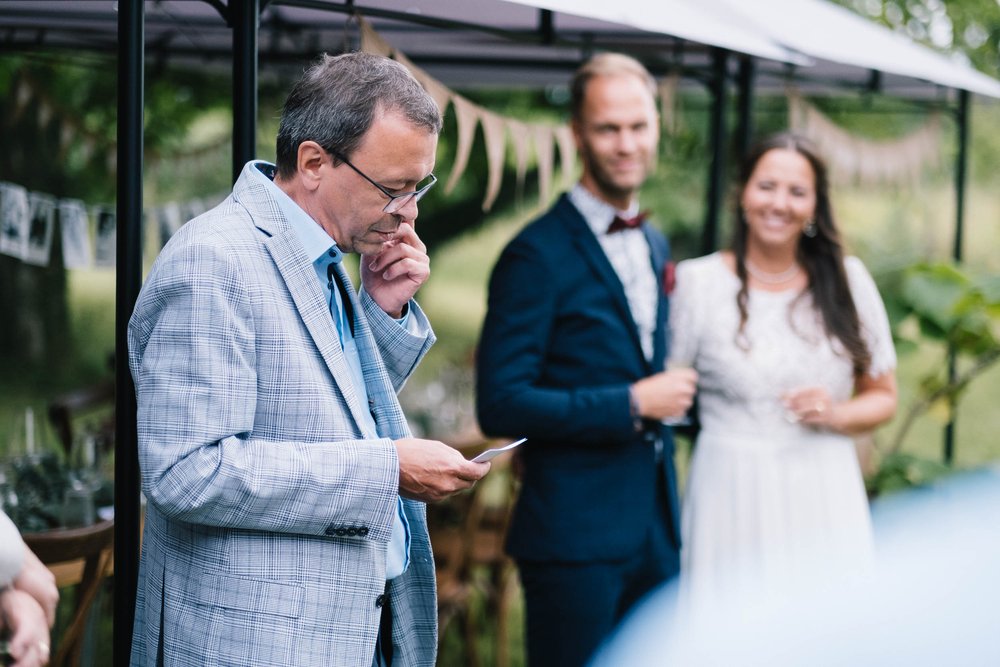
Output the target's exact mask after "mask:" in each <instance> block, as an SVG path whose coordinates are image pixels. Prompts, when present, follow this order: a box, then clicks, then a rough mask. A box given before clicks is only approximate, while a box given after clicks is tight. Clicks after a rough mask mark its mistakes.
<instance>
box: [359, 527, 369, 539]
mask: <svg viewBox="0 0 1000 667" xmlns="http://www.w3.org/2000/svg"><path fill="white" fill-rule="evenodd" d="M367 534H368V526H361V527H360V528H358V535H360V536H361V537H364V536H365V535H367Z"/></svg>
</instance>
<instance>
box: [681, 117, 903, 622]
mask: <svg viewBox="0 0 1000 667" xmlns="http://www.w3.org/2000/svg"><path fill="white" fill-rule="evenodd" d="M741 184H742V189H741V191H740V196H739V211H738V216H737V217H738V220H737V222H736V225H737V229H736V233H735V236H734V242H733V248H732V250H728V251H722V252H717V253H714V254H712V255H708V256H706V257H701V258H698V259H693V260H689V261H685V262H681V263H680V264H679V265H678V267H677V289H676V291H675V293H674V295H673V298H672V301H671V315H670V321H671V328H672V330H673V342H672V348H671V359H672V360H673V361H674V362H675V363H676V362H680V363H681V364H690V365H691V366H692V367H693V368H694V369H695V370H696V371H697V372H698V376H699V381H698V407H699V417H700V422H701V427H702V428H701V431H700V433H699V435H698V438H697V441H696V444H695V448H694V455H693V459H692V462H691V468H690V472H689V476H688V482H687V488H686V494H685V503H684V509H683V518H682V554H681V591H682V595H683V596H684V598H685V599H687V600H688V601H689V602H698V601H699V600H700V601H710V600H718V599H719V596H720V595H723V594H727V593H728V592H730V590H731V587H732V586H733V585H734V584H749V585H752V587H753V589H754V590H757V591H768V590H771V589H775V590H777V589H779V588H780V587H782V586H788V585H789V583H790V582H792V581H794V580H795V579H794V578H795V577H796V576H797V575H798V574H803V575H807V574H809V573H815V571H816V568H817V567H820V566H822V567H823V568H825V569H824V571H828V572H829V574H830V575H831V576H839V575H841V574H844V573H849V572H857V571H858V570H864V569H865V568H866V567H867V565H868V564H869V563H870V559H871V556H872V528H871V519H870V515H869V509H868V503H867V498H866V495H865V489H864V484H863V480H862V475H861V471H860V467H859V464H858V461H857V457H856V454H855V448H854V444H853V440H852V435H856V434H860V433H864V432H868V431H870V430H872V429H873V428H875V427H876V426H878V425H879V424H882V423H883V422H885V421H887V420H888V419H890V418H891V417H892V415H893V414H894V412H895V409H896V380H895V372H894V371H895V365H896V358H895V353H894V351H893V347H892V338H891V335H890V332H889V324H888V321H887V318H886V314H885V308H884V306H883V304H882V301H881V298H880V297H879V294H878V291H877V290H876V287H875V284H874V282H873V281H872V278H871V276H870V275H869V273H868V272H867V270H866V269H865V267H864V266H863V265H862V263H861V261H860V260H858V259H857V258H855V257H844V255H843V251H842V248H841V242H840V235H839V233H838V231H837V228H836V226H835V224H834V219H833V214H832V211H831V206H830V200H829V193H828V186H827V179H826V170H825V167H824V165H823V163H822V162H821V161H820V160H819V158H818V157H817V155H816V153H815V152H814V149H813V148H812V147H811V145H810V144H809V143H807V142H806V141H805V140H803V139H801V138H799V137H796V136H794V135H789V134H783V135H778V136H775V137H772V138H770V139H769V140H766V141H765V142H763V143H762V144H760V145H759V146H757V147H756V148H755V149H754V150H753V151H751V153H750V155H749V156H748V159H747V162H746V165H745V167H744V170H743V174H742V181H741ZM820 564H822V565H820Z"/></svg>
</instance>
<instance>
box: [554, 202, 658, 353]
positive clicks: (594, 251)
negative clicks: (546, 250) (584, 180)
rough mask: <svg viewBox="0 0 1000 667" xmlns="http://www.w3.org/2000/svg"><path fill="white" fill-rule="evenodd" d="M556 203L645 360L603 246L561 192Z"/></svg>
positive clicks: (570, 235) (620, 287)
mask: <svg viewBox="0 0 1000 667" xmlns="http://www.w3.org/2000/svg"><path fill="white" fill-rule="evenodd" d="M559 204H560V206H559V214H560V217H561V219H562V220H563V221H564V223H565V224H566V226H567V228H568V229H567V232H568V236H569V238H571V239H573V242H574V244H575V245H576V247H577V248H578V249H579V251H580V254H581V255H582V256H583V258H584V260H585V261H586V262H587V263H588V264H589V265H590V267H591V268H592V269H593V270H594V273H596V274H597V277H598V279H599V280H600V281H601V283H603V284H604V286H605V287H606V288H607V289H608V291H609V292H611V296H612V299H611V300H612V302H613V303H614V305H615V309H616V310H617V311H618V314H619V315H621V317H622V319H624V320H625V321H626V322H627V323H628V324H629V326H628V327H626V328H627V329H628V331H629V337H630V338H631V339H632V343H633V344H634V345H635V349H636V350H637V351H638V353H639V356H640V357H641V358H642V359H643V360H644V361H645V359H646V355H645V354H643V352H642V342H641V341H640V340H639V327H637V326H636V324H635V320H633V319H632V311H631V310H630V309H629V307H628V298H627V297H626V296H625V288H624V287H623V286H622V281H621V279H620V278H619V277H618V274H617V273H615V269H614V267H613V266H611V261H610V260H609V259H608V256H607V255H606V254H605V252H604V248H602V247H601V244H600V242H599V241H598V240H597V237H596V236H594V233H593V231H592V230H591V229H590V227H589V226H588V225H587V221H586V220H584V219H583V216H582V215H580V212H579V211H577V210H576V207H575V206H573V204H572V203H570V201H569V199H568V198H566V196H565V195H563V199H562V200H561V201H560V202H559Z"/></svg>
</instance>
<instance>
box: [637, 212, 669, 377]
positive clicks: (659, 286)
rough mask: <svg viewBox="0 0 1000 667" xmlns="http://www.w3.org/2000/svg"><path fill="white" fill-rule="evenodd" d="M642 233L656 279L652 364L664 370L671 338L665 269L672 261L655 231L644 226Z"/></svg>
mask: <svg viewBox="0 0 1000 667" xmlns="http://www.w3.org/2000/svg"><path fill="white" fill-rule="evenodd" d="M642 231H643V233H644V234H645V235H646V243H647V245H649V259H650V261H651V262H652V264H653V275H654V276H655V277H656V297H657V301H656V303H657V306H656V332H655V334H654V335H653V359H652V362H651V363H652V365H653V367H654V368H662V367H663V363H664V361H665V360H666V355H667V349H668V343H667V339H668V338H669V336H670V331H669V329H667V318H668V317H669V316H670V301H669V300H668V299H667V296H666V294H667V292H666V289H667V288H666V285H664V284H663V281H664V273H663V267H664V266H665V265H666V263H667V261H668V260H669V259H670V258H669V248H668V247H667V246H665V245H663V242H662V240H661V239H657V238H655V237H654V236H653V231H652V229H650V227H649V225H644V226H643V228H642ZM658 241H659V242H658ZM661 332H662V335H661Z"/></svg>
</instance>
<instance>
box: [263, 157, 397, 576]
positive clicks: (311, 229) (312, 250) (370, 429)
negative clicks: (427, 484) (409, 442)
mask: <svg viewBox="0 0 1000 667" xmlns="http://www.w3.org/2000/svg"><path fill="white" fill-rule="evenodd" d="M254 167H256V169H255V171H254V175H255V176H259V177H260V180H261V181H262V182H264V183H265V184H266V187H267V188H268V189H269V190H270V192H271V194H272V196H273V197H274V200H275V202H276V203H277V204H278V207H279V208H280V209H281V212H282V213H283V214H284V216H285V219H286V220H287V221H288V224H289V225H290V226H291V228H292V229H293V230H294V231H295V235H296V236H297V237H298V239H299V241H300V242H301V243H302V247H303V249H304V250H305V252H306V255H307V256H308V257H309V259H310V260H312V263H313V268H314V269H315V270H316V276H317V277H318V278H319V281H320V283H321V284H322V286H323V292H324V293H325V294H326V300H327V303H328V304H330V316H331V317H333V321H334V323H335V324H336V325H337V332H338V333H339V334H340V345H341V348H342V349H343V351H344V356H345V357H346V358H347V362H348V365H349V366H350V368H351V379H352V380H353V382H354V389H355V391H357V392H358V395H359V396H360V397H361V400H362V402H363V403H364V404H367V403H368V390H367V389H366V388H365V379H364V373H363V372H362V371H361V358H360V357H359V356H358V348H357V345H356V344H355V342H354V334H353V333H352V332H351V326H350V323H349V322H348V321H347V316H346V311H345V309H344V304H343V301H342V300H341V296H340V290H339V289H337V287H336V285H335V284H334V282H333V281H334V280H336V278H335V277H334V278H328V276H332V275H333V274H332V272H331V271H330V268H331V267H330V264H336V263H339V262H340V261H341V260H342V259H343V257H344V254H343V253H342V252H341V250H340V248H338V247H337V244H336V243H331V241H332V239H331V238H330V235H329V234H327V233H326V231H324V230H323V228H322V227H320V226H319V225H318V224H317V223H316V221H315V220H313V219H312V218H310V217H309V215H308V214H307V213H306V212H305V211H303V210H302V208H301V207H300V206H299V205H298V204H296V203H295V202H294V201H292V199H291V197H289V196H288V195H287V194H285V192H284V191H283V190H282V189H281V188H279V187H278V186H277V185H275V184H274V182H273V181H272V179H273V178H274V166H273V165H272V164H270V163H268V162H263V161H258V162H255V163H254ZM344 287H345V289H347V288H349V286H348V285H345V286H344ZM408 318H409V313H408V312H407V314H406V315H403V317H402V319H399V320H397V322H399V324H400V326H403V327H406V326H407V320H408ZM363 412H364V414H365V423H364V424H363V427H364V431H365V433H366V434H367V435H366V437H376V436H377V434H378V429H377V428H376V426H375V420H374V419H373V418H372V416H371V413H369V412H367V411H363ZM409 564H410V525H409V522H408V521H407V520H406V515H405V514H404V513H403V501H402V499H400V498H398V497H397V498H396V518H395V521H394V522H393V526H392V537H391V538H390V540H389V548H388V551H387V552H386V559H385V578H386V579H394V578H396V577H398V576H399V575H401V574H403V572H405V571H406V568H407V567H409Z"/></svg>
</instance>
